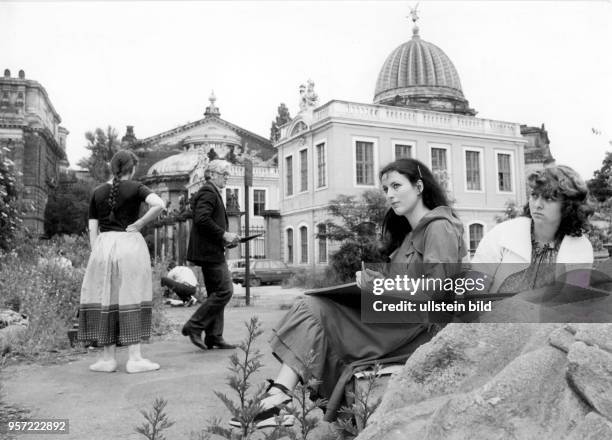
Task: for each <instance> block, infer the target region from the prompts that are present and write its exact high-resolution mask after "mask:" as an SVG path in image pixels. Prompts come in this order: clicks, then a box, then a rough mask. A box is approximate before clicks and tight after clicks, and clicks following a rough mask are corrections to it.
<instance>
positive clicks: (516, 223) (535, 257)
mask: <svg viewBox="0 0 612 440" xmlns="http://www.w3.org/2000/svg"><path fill="white" fill-rule="evenodd" d="M527 185H528V187H529V188H530V195H529V202H528V203H527V204H526V205H525V208H524V213H523V216H521V217H517V218H514V219H512V220H508V221H505V222H503V223H500V224H498V225H496V226H495V227H494V228H493V229H491V231H489V232H487V233H486V234H485V236H484V237H483V239H482V241H481V242H480V244H479V245H478V248H477V249H476V253H475V254H474V257H473V258H472V263H473V264H474V265H479V264H481V263H482V264H483V265H482V266H481V267H487V263H494V264H493V266H492V268H491V267H489V268H488V269H487V270H485V272H492V274H491V275H493V280H492V284H491V286H490V289H489V290H490V291H491V292H494V293H516V292H521V291H524V290H528V289H537V288H539V287H542V286H545V285H547V284H551V283H552V282H553V281H554V280H555V277H556V276H558V275H559V274H560V272H561V271H567V270H569V269H572V268H577V267H585V266H586V267H588V266H590V264H592V263H593V247H592V245H591V243H590V242H589V240H588V238H587V237H586V235H585V232H586V230H587V227H588V216H589V215H590V214H592V212H593V210H592V208H590V206H589V205H588V204H587V195H588V190H587V186H586V184H585V182H584V180H582V178H581V177H580V175H578V173H577V172H576V171H574V170H573V169H571V168H570V167H568V166H564V165H559V166H554V167H550V168H544V169H543V170H539V171H536V172H534V173H532V174H531V175H530V176H529V177H528V178H527ZM501 263H515V264H501ZM553 263H563V264H564V265H565V266H557V265H555V264H553ZM474 267H475V268H476V267H477V266H474ZM582 281H584V280H582ZM587 281H588V280H587ZM568 282H570V280H568ZM578 282H581V281H580V280H578Z"/></svg>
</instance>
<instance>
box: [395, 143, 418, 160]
mask: <svg viewBox="0 0 612 440" xmlns="http://www.w3.org/2000/svg"><path fill="white" fill-rule="evenodd" d="M397 145H405V146H408V147H410V156H408V157H409V158H410V159H414V158H415V155H416V151H415V150H416V141H408V140H402V139H392V140H391V149H392V153H393V160H397V159H398V157H397V152H396V151H395V147H396V146H397Z"/></svg>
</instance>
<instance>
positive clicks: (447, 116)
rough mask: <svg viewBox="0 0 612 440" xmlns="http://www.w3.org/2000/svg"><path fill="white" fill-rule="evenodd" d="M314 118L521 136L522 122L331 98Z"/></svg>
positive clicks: (315, 119) (316, 112) (318, 119)
mask: <svg viewBox="0 0 612 440" xmlns="http://www.w3.org/2000/svg"><path fill="white" fill-rule="evenodd" d="M313 117H314V121H315V122H316V121H321V120H323V119H325V118H329V117H331V118H333V117H338V118H343V117H344V118H350V119H358V120H362V121H368V122H390V123H401V124H406V125H414V126H415V127H417V128H437V129H446V130H455V131H464V132H470V133H475V134H493V135H502V136H511V137H520V136H521V128H520V124H515V123H512V122H505V121H496V120H492V119H481V118H475V117H473V116H463V115H457V114H452V113H441V112H434V111H426V110H417V109H409V108H400V107H397V108H393V107H387V106H381V105H370V104H359V103H354V102H346V101H332V102H331V103H329V104H327V105H325V106H324V107H321V108H319V109H318V110H316V111H315V112H314V115H313Z"/></svg>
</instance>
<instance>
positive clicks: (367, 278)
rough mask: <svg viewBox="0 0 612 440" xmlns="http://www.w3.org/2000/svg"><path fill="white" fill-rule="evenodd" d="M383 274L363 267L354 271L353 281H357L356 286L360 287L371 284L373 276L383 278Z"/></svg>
mask: <svg viewBox="0 0 612 440" xmlns="http://www.w3.org/2000/svg"><path fill="white" fill-rule="evenodd" d="M384 277H385V276H384V275H383V274H382V273H380V272H376V271H374V270H370V269H365V270H359V271H357V272H355V281H356V282H357V287H359V288H362V287H365V286H367V285H369V284H372V280H374V279H375V278H384Z"/></svg>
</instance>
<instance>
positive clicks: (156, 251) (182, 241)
mask: <svg viewBox="0 0 612 440" xmlns="http://www.w3.org/2000/svg"><path fill="white" fill-rule="evenodd" d="M191 227H192V220H191V218H183V217H177V218H170V217H167V218H164V219H162V220H160V221H158V222H156V224H155V225H154V230H153V231H154V232H153V255H154V256H155V257H158V258H169V259H172V260H174V261H176V263H177V264H180V265H182V264H185V262H186V261H187V246H188V244H189V234H190V233H191ZM240 233H241V235H242V236H246V235H255V234H264V235H262V236H261V237H257V238H255V239H253V240H251V241H250V242H249V251H250V252H249V253H250V255H251V258H266V236H265V233H266V230H265V228H264V227H262V226H256V227H252V228H250V230H249V233H248V234H246V231H245V228H244V227H242V230H241V231H240ZM245 255H246V252H245V245H244V244H241V245H240V258H244V257H245Z"/></svg>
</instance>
